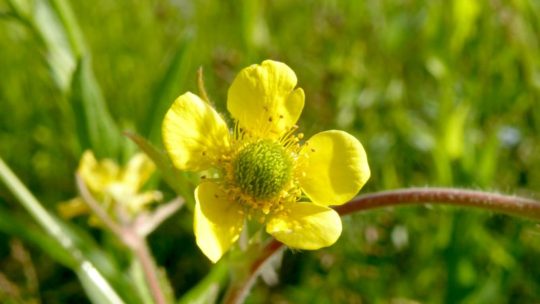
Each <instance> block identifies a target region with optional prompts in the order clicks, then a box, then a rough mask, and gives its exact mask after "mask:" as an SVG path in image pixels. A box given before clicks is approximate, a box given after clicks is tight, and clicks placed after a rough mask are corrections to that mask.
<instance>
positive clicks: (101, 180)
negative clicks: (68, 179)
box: [59, 150, 161, 223]
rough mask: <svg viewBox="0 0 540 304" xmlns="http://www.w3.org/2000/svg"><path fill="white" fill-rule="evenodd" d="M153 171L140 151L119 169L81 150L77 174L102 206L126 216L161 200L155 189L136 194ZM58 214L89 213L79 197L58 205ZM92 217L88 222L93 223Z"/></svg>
mask: <svg viewBox="0 0 540 304" xmlns="http://www.w3.org/2000/svg"><path fill="white" fill-rule="evenodd" d="M154 171H155V165H154V163H153V162H152V161H151V160H150V159H149V158H148V157H147V156H146V155H145V154H143V153H138V154H135V155H134V156H133V157H132V158H131V159H130V160H129V162H128V163H127V165H126V167H125V168H121V167H119V166H118V164H117V163H115V162H114V161H113V160H111V159H103V160H101V161H99V162H98V161H97V160H96V158H95V156H94V154H93V153H92V151H89V150H87V151H85V152H84V153H83V155H82V157H81V161H80V163H79V168H78V169H77V173H78V174H79V176H80V177H81V178H82V180H83V181H84V183H85V185H86V187H88V190H90V192H91V193H92V195H93V196H94V197H95V198H96V200H98V201H99V202H101V203H102V204H103V206H102V207H104V209H106V210H108V211H111V212H115V211H118V210H117V208H118V207H120V208H121V209H122V211H123V212H126V213H127V214H126V215H128V216H133V215H136V214H137V213H139V212H140V211H142V210H144V208H146V207H147V206H148V204H150V203H152V202H154V201H158V200H161V193H160V192H159V191H148V192H143V193H139V191H140V189H141V187H142V186H143V185H144V184H145V183H146V181H147V180H148V179H149V178H150V176H151V175H152V173H154ZM59 211H60V214H61V215H62V216H64V217H66V218H71V217H74V216H78V215H81V214H86V213H89V211H90V209H89V208H88V206H87V205H86V203H85V202H84V201H83V200H82V198H81V197H76V198H74V199H72V200H70V201H69V202H67V203H63V204H60V206H59ZM96 220H97V219H96V218H92V220H91V222H93V223H96Z"/></svg>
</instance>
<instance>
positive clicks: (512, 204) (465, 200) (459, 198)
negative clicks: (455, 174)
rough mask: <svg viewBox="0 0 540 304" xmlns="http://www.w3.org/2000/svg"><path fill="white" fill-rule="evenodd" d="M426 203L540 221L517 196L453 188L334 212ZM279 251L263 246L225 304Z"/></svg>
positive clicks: (535, 207)
mask: <svg viewBox="0 0 540 304" xmlns="http://www.w3.org/2000/svg"><path fill="white" fill-rule="evenodd" d="M428 203H429V204H437V205H451V206H461V207H473V208H480V209H485V210H488V211H494V212H500V213H506V214H509V215H514V216H520V217H524V218H529V219H533V220H538V221H540V201H537V200H534V199H530V198H524V197H519V196H511V195H502V194H496V193H489V192H483V191H474V190H465V189H454V188H407V189H397V190H391V191H382V192H377V193H371V194H365V195H361V196H358V197H356V198H354V199H353V200H351V201H349V202H348V203H346V204H344V205H341V206H338V207H336V208H335V209H336V211H337V212H338V213H339V214H340V215H341V216H345V215H348V214H351V213H355V212H358V211H363V210H371V209H377V208H384V207H389V206H402V205H416V204H428ZM282 248H283V244H282V243H280V242H278V241H276V240H272V241H271V242H270V243H269V244H268V245H266V247H265V248H264V249H263V250H262V251H261V253H260V255H259V257H258V258H257V259H255V262H254V263H253V264H252V265H251V267H250V268H249V275H248V276H247V278H246V279H245V280H244V281H242V282H239V283H236V284H234V283H233V284H232V285H231V288H230V289H229V291H228V293H227V297H226V298H225V300H224V303H227V304H238V303H243V302H244V300H245V299H246V297H247V294H248V292H249V290H250V289H251V287H252V286H253V284H254V283H255V279H256V278H257V276H258V275H259V273H260V271H261V269H262V266H263V265H264V264H265V263H266V261H268V260H269V259H270V258H271V257H272V256H274V255H275V254H276V253H277V252H279V251H280V250H281V249H282Z"/></svg>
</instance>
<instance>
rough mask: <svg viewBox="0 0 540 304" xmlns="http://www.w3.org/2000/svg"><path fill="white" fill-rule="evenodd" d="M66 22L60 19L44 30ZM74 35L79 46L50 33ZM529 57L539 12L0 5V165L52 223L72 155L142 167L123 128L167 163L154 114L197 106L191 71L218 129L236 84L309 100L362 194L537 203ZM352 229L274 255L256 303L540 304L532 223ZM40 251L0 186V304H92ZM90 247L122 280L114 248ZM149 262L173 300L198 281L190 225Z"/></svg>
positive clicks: (199, 258)
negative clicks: (189, 94)
mask: <svg viewBox="0 0 540 304" xmlns="http://www.w3.org/2000/svg"><path fill="white" fill-rule="evenodd" d="M66 3H68V4H69V5H70V6H71V7H72V11H73V15H72V16H71V17H72V18H70V15H69V14H67V15H62V14H60V15H59V16H60V17H59V16H58V14H56V15H55V14H54V13H55V12H62V7H63V5H65V4H66ZM51 8H52V9H51ZM66 16H67V17H66ZM70 22H71V24H72V25H73V24H76V25H78V26H79V27H80V28H77V27H76V25H73V26H72V27H67V31H66V30H62V25H63V24H64V25H65V24H66V23H67V24H70ZM59 33H60V34H61V33H64V34H66V33H67V34H66V36H65V37H63V36H62V35H60V34H59ZM539 37H540V2H538V1H535V0H511V1H501V0H453V1H443V0H434V1H409V0H400V1H390V0H386V1H285V0H276V1H260V2H257V1H249V0H244V1H230V2H229V1H209V0H203V1H187V0H185V1H184V0H169V1H165V0H153V1H125V0H123V1H105V0H96V1H66V2H64V1H60V0H55V1H53V0H50V1H47V0H35V1H31V0H17V1H15V0H12V1H7V0H2V1H0V79H1V81H0V156H1V157H2V158H3V159H4V161H6V163H8V164H9V165H10V166H11V168H12V169H13V170H14V171H15V172H16V173H17V174H18V175H19V177H20V178H21V179H22V180H23V181H24V182H25V184H26V185H27V186H28V187H29V188H30V189H31V190H32V191H33V193H34V194H35V195H36V196H37V197H38V198H39V199H40V200H41V202H43V203H44V204H45V205H46V206H47V207H48V208H49V209H50V210H51V211H52V212H55V206H56V204H57V203H58V202H60V201H63V200H67V199H69V198H71V197H73V196H75V195H76V190H75V185H74V180H73V173H74V171H75V169H76V167H77V164H78V160H79V157H80V155H81V152H82V151H83V149H85V148H88V147H94V148H96V147H97V149H98V151H97V153H98V154H99V155H100V156H102V157H104V156H107V157H115V158H117V159H118V160H125V159H126V156H127V155H129V154H130V153H132V152H133V151H134V150H135V147H134V146H133V145H131V144H128V143H127V141H126V140H125V139H123V137H122V136H121V135H120V133H119V132H116V129H115V128H117V129H118V130H133V131H136V132H137V133H139V134H141V135H143V136H144V137H146V138H149V139H150V140H151V141H152V142H153V143H155V144H156V145H160V123H161V119H162V117H163V114H164V113H165V111H166V109H167V108H168V106H169V105H170V104H171V102H172V101H173V100H174V98H175V97H177V96H178V95H180V94H181V93H183V92H185V91H188V90H189V91H193V92H196V91H197V85H196V71H197V68H198V67H200V66H201V67H203V68H204V72H205V74H204V76H205V81H206V87H207V91H208V92H209V94H210V97H211V99H212V101H213V102H214V103H215V104H216V106H217V108H218V109H220V110H221V111H222V112H224V113H225V102H226V95H227V89H228V86H229V84H230V83H231V82H232V79H233V78H234V76H235V75H236V73H237V72H238V71H239V70H240V69H242V68H243V67H245V66H247V65H250V64H253V63H260V62H261V61H262V60H264V59H267V58H270V59H274V60H280V61H283V62H285V63H287V64H288V65H289V66H290V67H292V68H293V70H294V71H295V72H296V73H297V76H298V79H299V86H300V87H302V88H303V89H304V90H305V92H306V106H305V109H304V112H303V115H302V117H301V120H300V122H299V124H300V126H301V128H300V130H301V131H302V132H304V133H305V134H306V135H307V136H308V137H309V135H312V134H314V133H315V132H318V131H321V130H325V129H331V128H338V129H343V130H346V131H348V132H350V133H352V134H354V135H355V136H357V137H358V138H359V139H360V140H361V142H362V143H363V144H364V147H365V148H366V150H367V152H368V157H369V162H370V166H371V170H372V177H371V180H370V181H369V182H368V184H367V185H366V187H365V188H364V189H363V190H362V192H363V193H368V192H374V191H379V190H387V189H394V188H401V187H409V186H455V187H466V188H473V189H484V190H493V191H497V192H498V191H500V192H503V193H516V194H521V195H525V196H533V197H534V196H536V197H538V192H539V190H540V136H539V131H540V109H539V105H540V102H539V98H540V39H539ZM78 39H79V40H78ZM87 100H93V102H94V103H93V104H94V105H95V104H97V105H98V106H96V109H97V110H96V111H95V113H94V114H93V115H94V116H92V115H87V113H88V111H89V110H88V105H87V103H85V102H86V101H87ZM96 100H97V102H96ZM108 112H110V115H109V114H108ZM85 115H86V116H85ZM96 117H99V118H98V119H96ZM94 127H95V129H93V128H94ZM89 134H90V135H89ZM92 134H98V135H99V134H101V135H103V134H106V135H105V136H97V135H95V136H94V135H92ZM96 136H97V137H96ZM162 189H163V190H164V191H165V192H166V194H167V195H168V196H170V197H172V196H173V193H172V191H171V190H170V189H169V188H167V187H166V186H162ZM75 222H76V223H75V224H76V225H78V226H79V227H83V228H84V227H85V226H86V221H85V220H84V219H81V220H76V221H75ZM344 223H345V225H344V232H343V235H342V237H341V239H340V240H339V241H338V243H337V244H336V245H334V246H333V247H331V248H328V249H324V250H320V251H316V252H290V251H288V252H286V253H285V256H284V260H283V267H282V268H281V270H280V272H279V277H280V280H279V283H278V284H276V285H274V286H271V287H268V286H267V285H265V284H263V283H261V282H259V283H258V284H257V286H256V288H255V289H254V290H253V293H252V294H251V295H250V297H249V298H248V302H250V303H281V302H282V303H288V302H290V303H409V301H411V302H414V301H418V302H424V303H535V302H540V261H539V258H538V257H539V256H540V227H539V226H538V224H536V223H533V222H530V221H524V220H520V219H517V218H510V217H507V216H503V215H496V214H489V213H486V212H483V211H476V210H465V209H456V208H445V207H431V206H423V207H406V208H400V209H384V210H379V211H370V212H366V213H362V214H357V215H354V216H350V217H347V218H345V219H344ZM41 231H42V230H41V228H39V227H38V226H37V225H35V224H34V223H33V221H32V219H31V218H30V217H29V216H28V215H27V214H26V212H25V211H24V210H23V209H22V208H21V207H20V206H19V205H18V203H17V202H16V200H15V199H14V198H13V196H12V195H11V194H10V193H9V192H8V191H7V189H6V188H5V187H3V186H0V240H1V241H0V299H3V300H4V301H8V299H9V295H10V292H13V290H15V291H17V290H18V291H19V292H20V294H22V295H23V296H21V297H22V298H24V300H25V301H27V303H36V302H32V301H37V299H40V300H41V301H42V302H43V303H75V302H76V303H84V302H87V301H88V300H87V299H86V296H85V295H84V293H83V291H82V288H81V287H80V284H79V282H78V281H77V280H76V277H75V276H74V275H73V274H72V272H71V271H70V270H69V269H67V268H65V267H64V266H61V265H60V264H58V263H57V262H55V260H54V259H52V258H51V253H46V252H45V251H44V250H43V247H44V246H45V247H46V246H47V245H46V244H41V245H40V243H39V240H40V238H41V236H40V235H41V234H43V232H41ZM91 233H92V235H93V237H94V238H95V240H96V242H98V243H99V244H100V246H102V248H105V249H106V251H107V252H109V253H110V255H111V256H112V259H113V260H114V261H116V263H117V264H118V266H117V267H120V268H121V267H122V266H123V265H124V264H123V263H125V257H124V256H123V252H122V250H121V249H119V248H121V246H120V245H118V244H117V243H116V242H115V241H114V240H112V237H111V236H108V235H105V234H103V233H102V232H100V231H97V230H91ZM17 240H22V243H20V242H18V241H17ZM150 243H151V246H152V250H153V252H154V254H155V256H156V260H157V262H158V264H159V265H162V266H163V267H164V268H165V269H166V271H167V274H168V277H169V278H170V280H171V282H172V286H173V288H174V291H175V293H176V295H177V296H179V295H181V294H182V293H184V292H185V291H186V290H188V289H189V288H190V287H192V286H193V285H194V284H195V283H196V282H197V281H198V280H200V279H201V278H202V277H203V276H204V275H205V274H206V273H207V272H208V270H209V268H210V263H209V262H208V261H207V260H206V259H205V258H204V256H203V255H202V254H201V253H200V252H199V251H198V249H197V248H196V247H195V244H194V239H193V236H192V232H191V213H190V212H189V211H188V210H187V209H184V210H182V211H181V212H180V213H179V214H177V215H176V216H174V217H173V218H172V219H170V220H168V221H167V222H166V224H165V225H164V226H163V227H161V228H160V229H159V230H158V231H157V232H156V233H155V234H153V235H152V236H151V238H150ZM179 244H181V246H179ZM21 252H26V253H27V254H26V255H25V254H23V253H21ZM21 256H22V257H23V258H21ZM24 256H26V259H25V258H24ZM32 265H33V266H32ZM124 266H125V265H124ZM32 269H35V274H34V275H32V271H31V270H32ZM23 270H24V271H23ZM6 282H8V283H9V282H10V284H11V285H10V284H8V283H6ZM12 299H13V298H12Z"/></svg>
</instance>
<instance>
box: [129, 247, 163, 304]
mask: <svg viewBox="0 0 540 304" xmlns="http://www.w3.org/2000/svg"><path fill="white" fill-rule="evenodd" d="M133 252H134V253H135V255H136V256H137V259H138V260H139V262H140V263H141V266H142V269H143V272H144V276H145V277H146V283H147V284H148V287H149V289H150V292H151V293H152V297H153V298H154V301H155V302H156V304H165V303H166V300H165V295H164V294H163V291H162V290H161V286H160V285H159V278H158V272H157V267H156V265H155V263H154V260H153V258H152V254H151V253H150V250H149V249H148V245H147V244H146V241H145V240H144V239H143V238H139V242H138V244H137V246H135V247H134V248H133Z"/></svg>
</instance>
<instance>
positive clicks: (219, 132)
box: [162, 92, 229, 171]
mask: <svg viewBox="0 0 540 304" xmlns="http://www.w3.org/2000/svg"><path fill="white" fill-rule="evenodd" d="M162 133H163V144H164V145H165V148H166V150H167V152H168V153H169V157H170V158H171V160H172V162H173V164H174V165H175V166H176V167H178V168H179V169H181V170H190V171H201V170H205V169H208V168H209V167H211V166H212V165H213V164H214V163H215V161H216V158H217V157H218V156H219V155H221V154H223V153H227V152H226V151H227V149H228V148H229V130H228V128H227V124H226V123H225V121H223V119H222V118H221V117H220V116H219V114H218V113H217V112H216V111H215V110H214V109H213V108H212V107H211V106H210V105H208V104H207V103H206V102H204V101H202V100H201V99H200V98H199V97H198V96H197V95H194V94H192V93H189V92H188V93H185V94H184V95H182V96H180V97H178V98H177V99H176V100H175V101H174V103H173V105H172V106H171V108H170V109H169V111H168V112H167V114H166V115H165V118H164V120H163V125H162Z"/></svg>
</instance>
